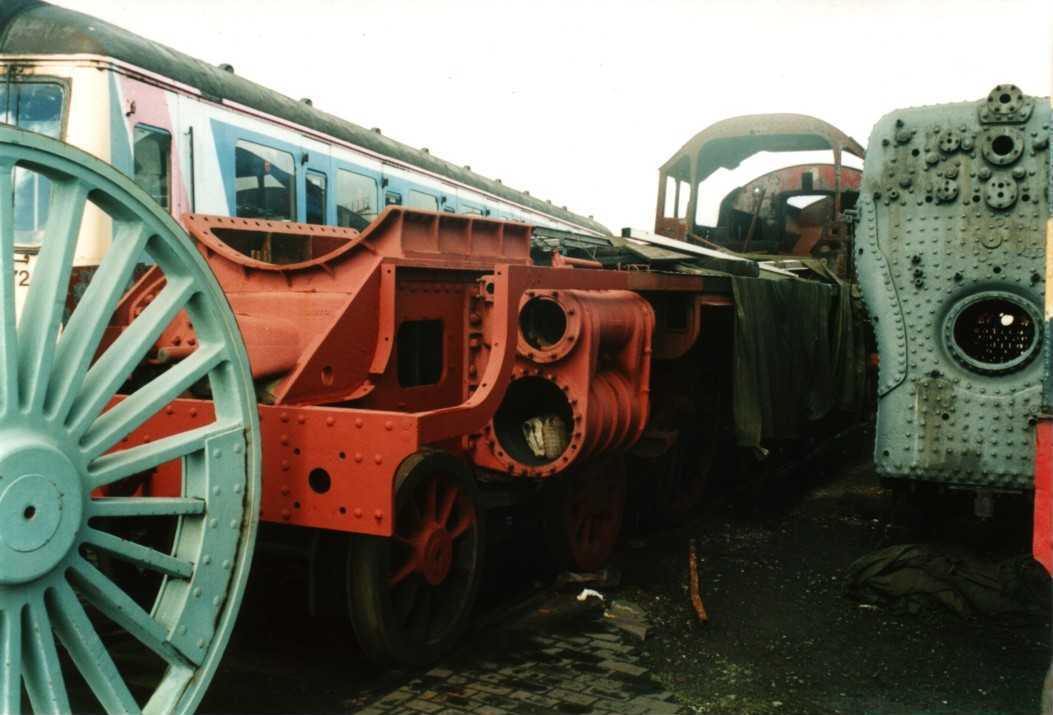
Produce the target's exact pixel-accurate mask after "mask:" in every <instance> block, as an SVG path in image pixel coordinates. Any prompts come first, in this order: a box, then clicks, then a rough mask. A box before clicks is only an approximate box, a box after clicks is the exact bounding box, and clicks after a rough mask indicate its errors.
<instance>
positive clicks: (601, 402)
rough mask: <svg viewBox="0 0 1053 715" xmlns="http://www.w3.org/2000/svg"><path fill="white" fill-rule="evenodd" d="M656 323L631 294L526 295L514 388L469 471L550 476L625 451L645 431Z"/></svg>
mask: <svg viewBox="0 0 1053 715" xmlns="http://www.w3.org/2000/svg"><path fill="white" fill-rule="evenodd" d="M654 322H655V320H654V311H653V310H652V308H651V306H650V304H649V303H648V302H647V301H646V300H644V299H643V298H641V297H640V296H639V295H638V294H636V293H633V292H630V291H617V290H602V291H601V290H597V291H586V290H558V291H557V290H528V291H526V293H525V294H524V296H523V298H522V300H521V302H520V310H519V331H518V333H519V335H518V343H517V353H518V354H517V358H516V365H515V369H514V371H513V380H512V383H511V384H510V385H509V387H508V390H507V392H506V394H505V397H504V400H503V401H502V403H501V406H500V408H499V409H498V410H497V413H496V414H495V415H494V418H493V420H492V421H491V423H490V424H489V425H488V426H487V427H486V429H485V431H484V434H482V435H481V437H482V438H481V439H477V440H476V442H475V444H476V449H475V454H474V455H473V458H474V460H475V462H476V463H477V464H479V465H480V466H485V467H489V468H492V469H497V470H500V471H504V472H508V473H511V474H517V475H524V476H549V475H552V474H556V473H558V472H560V471H562V470H564V469H566V468H567V467H569V466H570V465H571V464H573V463H575V462H579V461H581V460H583V459H585V458H586V457H588V456H590V455H594V454H599V453H605V452H612V451H619V450H624V449H627V448H629V447H630V446H632V445H633V444H634V443H635V442H636V441H637V440H638V439H639V438H640V435H641V434H642V433H643V430H644V426H645V424H646V423H647V417H648V396H649V392H648V390H649V388H648V385H649V379H650V353H651V339H652V335H653V332H654Z"/></svg>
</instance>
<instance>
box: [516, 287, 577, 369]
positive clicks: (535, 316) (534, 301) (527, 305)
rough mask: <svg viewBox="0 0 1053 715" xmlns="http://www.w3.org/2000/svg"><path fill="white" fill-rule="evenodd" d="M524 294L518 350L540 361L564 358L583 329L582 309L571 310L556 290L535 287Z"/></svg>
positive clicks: (535, 360) (546, 361)
mask: <svg viewBox="0 0 1053 715" xmlns="http://www.w3.org/2000/svg"><path fill="white" fill-rule="evenodd" d="M523 298H524V300H523V304H522V305H521V306H520V307H519V333H518V338H517V340H516V351H517V352H518V353H519V354H520V355H521V356H523V357H525V358H528V359H530V360H533V361H534V362H539V363H550V362H555V361H557V360H560V359H562V358H564V357H565V356H566V355H567V353H569V352H570V351H571V350H573V349H574V345H575V344H576V341H577V338H578V335H579V334H580V332H581V311H578V310H571V309H570V308H569V306H567V305H566V304H565V303H564V302H563V300H561V296H560V295H559V293H557V292H555V291H553V294H552V295H542V294H538V293H534V292H533V291H531V292H528V293H527V294H525V295H524V296H523Z"/></svg>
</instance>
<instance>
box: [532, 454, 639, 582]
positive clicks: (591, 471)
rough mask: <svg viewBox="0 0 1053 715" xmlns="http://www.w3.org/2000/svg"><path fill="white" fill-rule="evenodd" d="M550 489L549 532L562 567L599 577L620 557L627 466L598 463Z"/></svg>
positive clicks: (558, 480)
mask: <svg viewBox="0 0 1053 715" xmlns="http://www.w3.org/2000/svg"><path fill="white" fill-rule="evenodd" d="M547 486H548V488H547V489H546V502H547V503H546V532H547V534H548V538H549V543H550V547H551V549H552V551H553V553H554V555H555V557H556V560H557V562H558V564H559V565H560V566H561V567H567V568H570V569H572V570H574V571H583V572H589V571H598V570H599V569H601V568H602V567H603V565H604V564H605V563H607V560H608V559H609V558H610V556H611V553H613V552H614V546H615V544H616V543H617V541H618V534H619V533H620V532H621V528H622V514H623V513H624V512H625V489H626V477H625V463H624V460H623V459H622V458H621V457H617V458H612V459H608V460H604V461H599V462H593V463H591V464H588V465H586V466H585V467H582V468H581V469H578V470H576V471H574V472H573V473H571V474H566V475H563V476H561V477H555V478H553V481H552V482H551V483H550V484H549V485H547Z"/></svg>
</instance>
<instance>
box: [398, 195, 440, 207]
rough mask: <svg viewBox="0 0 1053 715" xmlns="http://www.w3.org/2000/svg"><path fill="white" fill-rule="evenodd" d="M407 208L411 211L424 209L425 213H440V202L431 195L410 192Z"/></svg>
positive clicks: (407, 198)
mask: <svg viewBox="0 0 1053 715" xmlns="http://www.w3.org/2000/svg"><path fill="white" fill-rule="evenodd" d="M406 206H407V208H411V209H424V210H425V211H438V210H439V200H438V199H437V198H435V197H434V196H432V195H431V194H426V193H424V192H423V191H410V192H409V196H408V197H406Z"/></svg>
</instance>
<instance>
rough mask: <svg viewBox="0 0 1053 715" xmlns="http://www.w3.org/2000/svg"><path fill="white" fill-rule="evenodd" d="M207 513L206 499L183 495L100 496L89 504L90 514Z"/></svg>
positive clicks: (155, 514)
mask: <svg viewBox="0 0 1053 715" xmlns="http://www.w3.org/2000/svg"><path fill="white" fill-rule="evenodd" d="M204 513H205V500H204V499H187V498H183V497H99V498H97V499H93V500H92V501H91V502H90V503H89V504H88V516H89V517H93V516H103V517H129V516H197V515H200V514H204Z"/></svg>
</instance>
